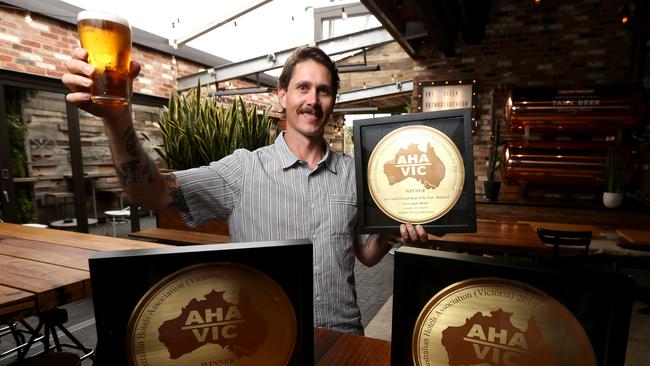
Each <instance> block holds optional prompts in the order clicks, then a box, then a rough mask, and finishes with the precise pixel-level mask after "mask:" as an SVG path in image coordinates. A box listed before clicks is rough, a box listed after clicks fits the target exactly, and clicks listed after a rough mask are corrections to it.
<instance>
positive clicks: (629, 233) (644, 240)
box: [616, 229, 650, 251]
mask: <svg viewBox="0 0 650 366" xmlns="http://www.w3.org/2000/svg"><path fill="white" fill-rule="evenodd" d="M616 233H617V234H618V236H619V241H618V246H620V247H621V248H625V249H635V250H642V251H650V230H639V229H616Z"/></svg>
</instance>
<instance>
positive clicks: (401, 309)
mask: <svg viewBox="0 0 650 366" xmlns="http://www.w3.org/2000/svg"><path fill="white" fill-rule="evenodd" d="M476 277H497V278H503V279H509V280H514V281H521V282H524V283H527V284H529V285H531V286H534V287H536V288H538V289H540V290H542V291H544V292H545V293H546V294H548V295H550V296H552V297H553V298H555V299H556V300H557V301H559V302H560V303H562V304H563V305H564V306H565V307H566V308H567V309H568V310H569V311H570V312H571V313H572V314H573V315H574V316H575V317H576V319H577V320H578V321H579V322H580V323H581V324H582V327H583V328H584V330H585V331H586V333H587V336H588V337H589V340H590V341H591V344H592V346H593V349H594V352H595V355H596V360H597V361H598V365H599V366H605V365H612V366H613V365H622V364H623V363H624V360H625V351H626V347H627V338H628V332H629V324H630V317H631V311H632V304H633V301H634V297H633V288H634V284H633V281H632V279H631V278H630V277H629V276H628V275H626V274H623V273H614V272H600V271H594V270H583V269H582V268H579V269H574V270H566V269H565V270H559V269H557V268H551V267H545V266H541V265H536V266H533V265H527V266H525V267H524V266H516V265H513V264H511V263H508V262H507V261H506V260H498V259H496V258H491V259H488V258H483V257H478V256H472V255H467V254H457V253H448V252H441V251H437V250H429V249H422V248H415V247H401V248H399V249H398V250H397V251H396V253H395V270H394V280H393V317H392V334H391V336H392V340H391V365H392V366H401V365H412V364H413V355H412V349H411V343H412V340H413V329H414V326H415V323H416V320H417V317H418V315H419V314H420V312H421V310H422V308H424V306H425V305H426V304H427V302H428V301H429V300H430V299H431V298H432V297H433V296H434V295H435V294H436V293H438V292H439V291H440V290H442V289H444V288H446V287H448V286H450V285H452V284H454V283H456V282H459V281H463V280H467V279H470V278H476Z"/></svg>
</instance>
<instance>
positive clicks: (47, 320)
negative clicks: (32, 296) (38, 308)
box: [16, 308, 95, 366]
mask: <svg viewBox="0 0 650 366" xmlns="http://www.w3.org/2000/svg"><path fill="white" fill-rule="evenodd" d="M67 321H68V311H67V310H65V309H62V308H54V309H52V310H48V311H45V312H43V313H40V314H38V325H37V326H36V328H35V329H33V333H32V336H31V337H30V338H29V340H28V341H27V343H26V345H25V348H24V349H23V352H24V353H23V355H24V354H26V353H27V352H28V351H29V349H30V348H31V346H32V345H33V344H34V343H35V342H39V341H40V342H41V343H42V344H43V348H44V352H43V353H40V354H39V355H37V356H34V357H29V358H24V359H21V360H20V361H19V362H18V363H16V365H29V366H32V365H48V366H50V365H52V366H54V365H80V364H81V361H82V360H84V359H86V358H90V359H92V360H94V359H95V356H94V353H95V350H93V349H92V348H88V347H86V346H84V345H83V344H82V343H81V342H80V341H79V340H78V339H77V338H76V337H75V336H74V335H73V334H72V333H71V332H70V331H69V330H68V329H67V328H66V327H65V326H64V324H65V323H66V322H67ZM41 331H42V332H43V333H42V335H41ZM59 332H61V333H62V334H63V335H65V336H66V337H67V338H68V340H70V341H71V342H72V343H62V342H61V340H60V339H59V335H58V333H59ZM51 341H53V342H54V344H52V343H50V342H51ZM64 347H65V348H69V349H74V350H77V351H81V352H82V353H83V355H82V356H78V355H76V354H74V353H68V352H63V348H64ZM53 351H57V352H53ZM62 355H67V356H62ZM73 356H74V357H73ZM19 358H22V357H19Z"/></svg>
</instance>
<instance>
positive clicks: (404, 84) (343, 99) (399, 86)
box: [336, 80, 413, 103]
mask: <svg viewBox="0 0 650 366" xmlns="http://www.w3.org/2000/svg"><path fill="white" fill-rule="evenodd" d="M411 91H413V80H407V81H398V82H395V83H390V84H384V85H378V86H373V87H368V88H365V89H359V90H350V91H347V92H341V93H339V94H338V95H337V96H336V103H347V102H353V101H356V100H367V99H369V98H377V97H383V96H387V95H392V94H399V93H405V92H411Z"/></svg>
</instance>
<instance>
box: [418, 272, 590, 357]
mask: <svg viewBox="0 0 650 366" xmlns="http://www.w3.org/2000/svg"><path fill="white" fill-rule="evenodd" d="M412 351H413V362H414V364H415V365H416V366H423V365H428V366H435V365H444V366H447V365H527V366H553V365H572V366H596V365H597V362H596V356H595V354H594V351H593V348H592V346H591V342H590V341H589V338H588V336H587V334H586V333H585V331H584V329H583V328H582V326H581V325H580V323H579V322H578V320H577V319H576V318H575V317H574V316H573V314H571V312H569V310H567V309H566V308H565V307H564V306H563V305H562V304H561V303H559V302H558V301H556V300H555V299H553V298H552V297H550V296H549V295H547V294H546V293H544V292H542V291H541V290H539V289H536V288H534V287H532V286H529V285H527V284H525V283H522V282H517V281H511V280H505V279H499V278H487V277H485V278H473V279H469V280H465V281H461V282H458V283H455V284H453V285H451V286H448V287H447V288H445V289H443V290H442V291H440V292H438V293H437V294H436V295H434V296H433V298H431V300H429V302H428V303H427V304H426V305H425V306H424V308H423V309H422V311H421V313H420V315H419V316H418V318H417V321H416V324H415V328H414V331H413V342H412Z"/></svg>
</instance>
